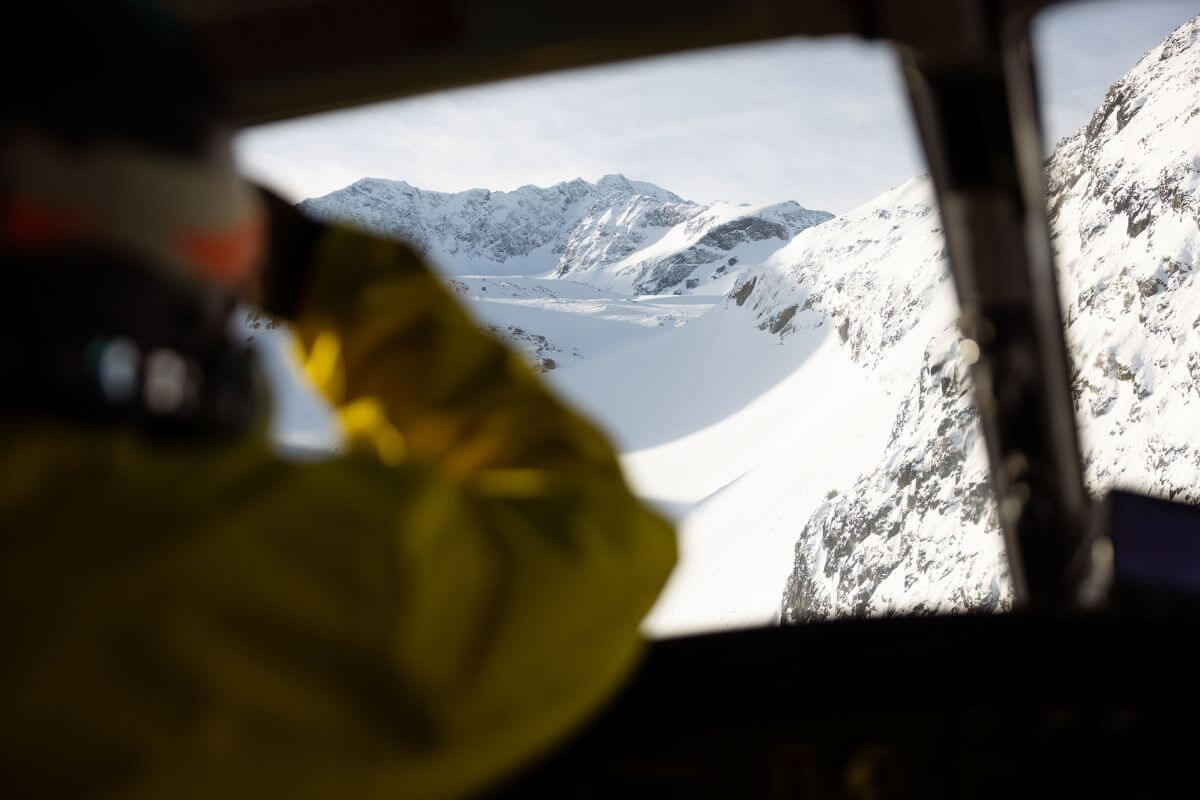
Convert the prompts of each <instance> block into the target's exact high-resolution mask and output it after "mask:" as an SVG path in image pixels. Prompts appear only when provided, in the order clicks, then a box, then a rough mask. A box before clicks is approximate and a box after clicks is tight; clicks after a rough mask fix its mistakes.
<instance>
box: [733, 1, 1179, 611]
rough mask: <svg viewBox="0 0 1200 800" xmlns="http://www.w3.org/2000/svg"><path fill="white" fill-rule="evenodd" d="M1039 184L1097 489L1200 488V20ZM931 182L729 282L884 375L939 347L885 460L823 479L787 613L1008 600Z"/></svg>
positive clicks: (903, 408) (1134, 76)
mask: <svg viewBox="0 0 1200 800" xmlns="http://www.w3.org/2000/svg"><path fill="white" fill-rule="evenodd" d="M1047 180H1048V185H1049V190H1050V197H1049V202H1050V209H1051V220H1052V228H1053V235H1054V243H1055V247H1056V250H1057V252H1058V256H1059V266H1060V291H1061V294H1062V300H1063V307H1064V317H1065V321H1066V325H1067V335H1068V340H1069V344H1070V348H1071V354H1072V359H1073V362H1074V395H1075V402H1076V408H1077V414H1078V418H1079V422H1080V426H1081V431H1082V438H1083V447H1084V453H1083V455H1084V462H1085V467H1086V479H1087V481H1088V485H1089V488H1090V489H1091V490H1093V491H1094V492H1097V493H1099V492H1102V491H1104V490H1107V489H1108V488H1111V487H1113V486H1117V485H1119V486H1123V487H1127V488H1133V489H1137V490H1141V491H1146V492H1150V493H1153V494H1159V495H1163V496H1166V497H1173V498H1177V499H1188V500H1200V425H1198V424H1197V420H1200V284H1198V283H1197V281H1196V270H1197V267H1198V266H1200V20H1192V21H1191V22H1189V23H1187V24H1185V25H1183V26H1182V27H1180V28H1179V29H1178V30H1176V31H1175V32H1174V33H1173V34H1172V35H1171V36H1170V37H1168V38H1167V39H1166V40H1165V41H1164V42H1163V43H1162V44H1161V45H1159V46H1158V47H1157V48H1155V49H1154V50H1152V51H1151V52H1150V53H1148V54H1147V55H1146V56H1145V57H1144V58H1143V59H1142V61H1140V62H1139V63H1138V64H1137V66H1136V67H1134V69H1133V70H1132V71H1130V73H1129V74H1128V75H1126V76H1125V77H1124V78H1123V79H1122V80H1121V81H1119V82H1118V83H1117V84H1115V85H1114V86H1113V87H1112V89H1111V90H1110V91H1109V92H1108V95H1107V96H1106V98H1105V100H1104V102H1103V103H1102V105H1101V106H1100V108H1099V109H1098V110H1097V112H1096V114H1095V116H1094V117H1093V118H1092V120H1091V122H1090V123H1089V124H1088V125H1087V126H1085V127H1084V128H1083V129H1081V130H1080V131H1079V132H1077V133H1076V134H1075V135H1074V136H1071V137H1069V138H1067V139H1065V140H1063V141H1062V142H1060V143H1059V145H1058V148H1057V150H1056V152H1055V154H1054V156H1053V157H1052V158H1051V159H1050V161H1049V162H1048V165H1047ZM922 191H927V190H925V189H923V188H921V187H917V186H913V187H908V190H907V191H901V192H900V195H901V196H898V197H895V198H894V200H896V201H898V202H892V203H889V202H888V196H887V195H885V196H884V197H883V198H880V199H879V200H877V201H875V202H873V203H871V204H868V206H866V207H864V208H862V209H859V210H857V211H856V212H853V213H851V214H849V215H847V216H846V217H844V218H840V219H838V220H835V221H833V222H831V223H827V224H826V225H824V226H822V227H821V228H820V229H814V230H812V231H809V232H806V233H804V234H801V235H800V236H798V237H797V238H796V240H795V241H793V242H792V244H791V245H789V247H787V248H785V249H784V250H783V251H781V252H780V253H779V255H778V256H777V257H776V258H775V259H772V260H771V261H770V262H769V263H768V264H767V265H765V266H764V268H763V269H762V270H760V271H759V272H758V273H757V274H756V275H746V276H743V278H742V283H741V284H740V286H739V287H737V288H736V289H735V292H734V293H733V295H732V296H733V298H734V299H735V300H736V301H737V302H738V304H739V305H741V304H743V303H744V304H746V305H747V306H748V307H749V308H750V309H751V310H752V312H753V313H754V319H755V320H756V322H757V324H758V325H759V326H760V327H762V328H764V329H769V330H775V329H776V328H778V329H779V333H780V335H783V336H787V335H789V333H791V332H793V331H795V330H797V329H799V328H800V327H803V326H810V327H812V326H822V325H832V326H834V327H835V328H836V330H837V331H838V333H839V336H840V339H841V342H842V343H843V345H844V346H845V347H848V348H850V350H851V352H852V355H853V357H854V358H855V359H856V360H858V361H861V362H863V363H869V364H872V365H877V366H878V367H879V368H880V369H881V372H883V373H889V374H892V375H895V374H897V370H900V369H902V368H901V367H898V366H897V360H898V359H899V360H903V359H905V358H913V356H912V355H911V352H914V351H913V349H912V344H913V343H914V342H917V343H919V342H921V341H926V342H928V344H926V345H925V346H924V347H923V348H922V349H921V350H920V351H919V352H920V357H919V362H913V363H912V364H911V366H910V367H908V368H907V369H908V370H909V374H911V375H913V378H912V379H911V380H910V382H909V384H908V386H909V388H908V389H907V391H903V392H902V393H898V395H897V396H898V397H900V398H902V399H900V400H899V402H898V406H897V411H896V417H895V423H894V425H893V430H892V436H891V442H890V444H889V445H888V447H887V449H886V451H885V452H884V453H883V454H881V457H880V459H879V466H878V467H877V468H875V469H874V470H871V471H868V472H866V473H864V474H863V475H861V476H860V477H859V478H858V480H857V481H856V482H855V483H854V485H853V486H851V487H846V488H844V489H842V490H841V491H838V492H837V494H834V493H833V492H831V493H830V496H829V497H828V499H827V501H826V502H825V503H824V504H823V505H822V506H821V507H820V508H819V509H818V510H817V512H816V513H815V514H813V515H812V517H811V518H810V519H809V520H808V522H807V524H805V526H804V528H803V530H802V531H800V533H799V538H798V540H797V543H796V551H795V565H794V569H793V572H792V575H791V577H790V579H789V580H788V583H787V586H786V588H785V590H784V593H783V600H782V605H781V617H782V619H783V620H785V621H804V620H811V619H817V618H823V617H829V616H840V615H869V614H888V613H892V612H895V611H915V612H931V611H957V610H967V609H997V608H1002V607H1004V606H1005V605H1006V604H1007V603H1008V602H1009V594H1010V590H1009V587H1008V583H1007V572H1006V566H1005V563H1004V559H1003V549H1002V547H1001V546H1000V538H999V535H998V528H997V520H996V514H995V509H994V507H993V502H992V500H991V496H990V491H989V489H988V485H987V472H986V462H985V454H984V449H983V443H982V441H981V437H980V434H979V428H978V421H977V416H976V412H975V410H974V407H973V405H972V401H971V396H970V392H969V391H968V387H967V383H966V377H965V375H966V373H965V369H964V367H963V366H962V364H961V363H959V361H958V360H957V358H956V355H955V354H956V348H957V341H958V336H957V333H956V330H955V327H954V325H953V324H952V323H951V322H950V320H951V318H952V314H953V303H952V301H951V299H950V298H949V296H948V294H947V293H946V287H945V286H944V283H945V280H946V278H945V276H946V270H945V266H944V262H943V259H944V255H945V253H944V250H942V248H941V244H940V242H939V241H938V239H940V233H939V229H938V227H937V222H936V214H935V213H934V212H933V211H932V208H931V204H930V203H929V202H928V201H927V200H920V201H916V198H917V197H919V196H920V192H922ZM893 194H895V193H893ZM880 205H885V206H888V207H885V208H880V207H879V206H880ZM873 220H878V223H879V224H877V225H872V224H871V223H872V221H873ZM894 226H899V227H894ZM830 264H835V265H836V266H834V267H833V268H832V269H829V268H828V265H830ZM755 282H757V285H755ZM747 287H749V288H748V289H747ZM791 309H798V310H797V311H791ZM930 318H932V321H929V320H930ZM904 351H909V352H908V353H905V352H904Z"/></svg>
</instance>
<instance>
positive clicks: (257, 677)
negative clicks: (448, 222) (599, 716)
mask: <svg viewBox="0 0 1200 800" xmlns="http://www.w3.org/2000/svg"><path fill="white" fill-rule="evenodd" d="M9 31H10V34H13V35H17V36H20V37H22V38H24V39H25V40H26V44H29V43H32V44H33V45H34V46H35V47H37V48H42V57H41V58H40V59H39V60H38V63H37V64H36V65H33V66H32V67H31V69H41V70H44V74H41V75H39V76H38V81H37V82H33V83H30V82H24V81H25V79H24V78H21V79H19V80H18V79H17V77H16V73H15V72H13V71H12V69H9V70H7V72H6V74H7V75H8V76H9V83H12V84H20V85H15V86H13V87H12V89H11V91H10V92H9V93H8V94H9V98H10V99H9V100H8V103H7V105H6V106H5V109H4V117H3V127H2V130H0V136H2V139H0V262H2V263H0V269H2V272H0V275H2V276H3V281H4V289H3V292H2V293H0V383H2V384H3V387H4V389H3V400H2V401H0V404H2V406H3V418H2V422H0V570H2V571H3V576H2V578H0V615H2V620H3V622H2V628H0V635H2V637H3V656H2V657H0V665H2V666H0V708H3V713H2V714H0V795H3V796H5V797H26V796H48V795H58V796H71V797H79V796H91V795H96V794H105V795H108V794H116V795H122V796H124V795H134V796H155V797H180V796H205V797H222V796H238V797H243V796H245V797H261V796H276V795H285V794H286V796H290V797H298V796H306V797H307V796H318V797H331V796H338V797H355V796H376V795H378V796H387V797H437V796H448V795H459V794H464V793H469V792H471V791H472V790H476V789H479V788H481V787H484V786H486V785H487V784H488V783H489V782H491V781H493V780H495V779H496V778H498V777H500V776H502V775H503V774H504V773H505V772H507V771H509V770H511V769H512V768H514V767H515V766H517V765H519V764H521V763H522V762H524V761H525V760H527V759H529V758H530V757H532V756H535V755H536V754H537V753H539V752H540V751H541V750H543V749H544V748H545V747H547V746H548V745H550V744H552V743H554V742H555V741H556V740H557V739H559V738H561V737H563V736H564V735H565V734H566V733H567V732H569V731H570V730H571V729H572V727H573V726H575V725H577V724H578V723H580V722H581V721H582V720H583V719H584V718H585V717H586V715H588V714H589V713H590V712H592V711H594V710H596V709H597V708H598V707H599V706H600V705H601V704H602V703H603V702H604V700H605V698H606V697H608V696H609V695H610V694H611V693H612V692H613V691H614V690H615V689H616V687H617V686H618V685H619V683H620V681H621V680H622V678H623V677H624V676H625V675H626V674H627V672H628V671H629V670H630V668H631V667H632V666H633V664H634V662H635V660H636V658H637V655H638V651H639V647H640V640H639V637H638V632H637V629H638V624H639V621H640V620H641V618H642V616H643V615H644V614H645V613H646V611H647V610H648V609H649V607H650V605H651V603H652V602H653V599H654V598H655V596H656V594H657V593H658V590H659V589H660V587H661V586H662V584H663V582H664V580H665V578H666V576H667V574H668V572H669V571H670V568H671V566H672V564H673V561H674V555H675V551H674V547H675V545H674V537H673V533H672V531H671V529H670V527H669V526H668V525H667V524H666V523H665V522H663V521H662V520H661V519H660V518H659V517H657V516H655V515H654V514H652V513H651V512H649V511H648V510H647V509H645V508H644V507H643V506H642V505H641V504H640V503H639V502H638V501H637V500H635V499H634V498H633V497H632V496H631V494H630V492H629V490H628V488H627V487H626V485H625V483H624V481H623V479H622V476H621V473H620V471H619V468H618V465H617V461H616V458H615V456H614V453H613V451H612V449H611V447H610V446H609V444H608V443H607V442H606V441H605V439H604V438H603V437H602V436H601V435H600V434H599V433H598V432H597V431H596V430H595V429H593V428H592V427H591V426H590V425H588V424H587V423H585V422H584V421H582V420H581V419H580V418H579V417H577V416H576V415H575V414H573V413H572V412H571V411H570V410H568V409H567V408H565V407H563V406H562V405H561V404H560V403H559V402H558V401H557V400H556V399H555V398H553V397H552V396H551V395H550V394H549V393H548V392H547V391H546V389H545V388H544V387H543V386H542V384H541V383H540V382H539V381H538V379H537V378H536V377H535V376H534V375H533V374H531V372H530V371H529V370H527V369H526V368H525V367H524V366H523V365H522V363H521V362H520V360H519V359H518V358H517V357H516V356H515V355H514V354H512V353H511V352H510V351H509V350H508V349H506V348H505V347H504V346H503V345H501V344H500V343H498V342H497V341H495V340H494V339H492V338H490V337H489V336H487V335H485V334H483V333H481V332H480V331H479V330H477V329H476V328H475V327H474V326H473V325H472V324H471V323H470V321H469V320H468V319H467V317H466V315H465V314H464V313H463V311H462V310H461V309H460V308H459V307H458V306H457V305H456V304H455V303H454V301H453V300H452V299H451V298H450V297H449V296H448V294H447V293H446V292H445V291H444V290H443V288H442V286H441V283H440V281H439V280H438V279H437V278H436V277H435V276H433V275H432V274H431V273H430V272H429V270H428V269H427V267H426V266H425V265H424V264H423V263H422V262H421V260H420V258H419V257H418V256H417V255H416V254H414V253H413V252H412V251H411V250H410V249H408V248H407V247H405V246H403V245H399V244H395V243H391V242H386V241H381V240H378V239H374V238H371V237H368V236H366V235H363V234H359V233H356V232H353V231H350V230H344V229H337V228H329V227H322V226H318V225H316V224H313V223H310V222H308V221H306V220H304V219H301V218H300V217H298V216H296V215H295V214H294V212H293V211H292V209H291V208H290V207H288V206H286V205H285V204H283V203H278V202H273V201H271V200H270V199H267V198H265V196H264V195H261V194H260V193H259V192H258V191H257V190H255V189H253V188H252V187H249V186H247V185H246V184H244V183H242V182H241V181H240V180H238V179H237V178H236V176H235V175H234V174H233V172H232V169H231V167H230V166H229V163H228V154H227V152H226V147H225V145H224V143H223V137H222V135H221V131H220V130H219V128H218V126H217V125H216V124H215V121H216V120H217V119H218V115H217V111H218V109H219V103H218V101H217V99H216V97H217V95H216V93H215V92H213V91H212V89H211V87H210V86H208V84H207V83H206V81H205V78H204V75H203V71H202V70H199V69H198V68H196V67H195V66H194V65H192V64H191V62H190V61H188V60H187V59H185V58H184V57H183V56H182V55H181V54H183V53H186V52H189V51H188V48H187V43H186V42H185V41H183V40H182V39H180V38H179V34H177V33H176V32H175V31H174V29H173V28H172V27H171V26H170V25H168V24H167V23H166V22H165V21H162V20H159V19H157V18H156V17H155V16H154V14H153V13H151V12H149V11H147V10H146V9H144V8H140V7H138V6H135V5H134V4H127V3H122V4H119V5H118V4H114V3H78V4H69V3H61V2H59V3H45V4H40V5H39V8H38V9H37V10H34V11H25V12H21V13H19V14H16V15H15V19H12V20H10V24H9ZM22 52H25V51H24V50H22ZM10 60H11V59H10ZM6 66H9V67H11V66H12V65H11V64H6ZM242 299H252V300H255V301H257V302H259V303H261V304H262V305H263V306H264V307H265V308H266V309H267V310H268V311H269V312H271V313H273V314H276V315H278V316H280V317H282V318H284V319H286V320H288V321H289V322H290V323H291V325H292V326H293V328H294V330H295V332H296V334H297V335H298V337H299V339H300V341H301V344H302V346H303V348H304V350H305V361H306V365H307V369H308V372H309V375H310V377H312V378H313V380H314V381H315V382H316V383H317V384H318V385H319V387H320V388H321V389H322V390H323V391H324V392H325V394H326V396H327V397H328V398H329V400H330V401H331V402H332V403H334V404H335V405H336V406H338V408H339V410H340V414H341V418H342V420H343V422H344V425H345V428H346V431H347V437H348V447H347V452H346V453H345V454H343V455H341V456H339V457H337V458H335V459H331V460H326V461H323V462H319V463H310V464H297V463H289V462H286V461H283V460H280V459H279V458H277V457H276V456H275V455H273V453H272V451H271V449H270V447H269V446H268V442H267V440H266V435H265V430H266V424H265V423H266V420H265V419H264V418H263V415H262V413H261V412H260V409H261V408H262V407H263V405H262V403H261V402H260V396H259V395H260V393H259V391H258V389H257V387H258V385H259V380H258V379H257V369H256V367H255V365H254V362H253V359H252V358H251V356H250V354H249V352H248V351H247V350H245V349H244V347H243V346H242V345H240V344H239V343H238V341H237V339H238V337H237V336H236V335H232V334H231V333H230V330H231V318H232V315H233V314H234V313H235V311H236V309H237V305H238V302H239V301H240V300H242Z"/></svg>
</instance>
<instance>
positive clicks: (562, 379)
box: [302, 20, 1200, 633]
mask: <svg viewBox="0 0 1200 800" xmlns="http://www.w3.org/2000/svg"><path fill="white" fill-rule="evenodd" d="M1047 176H1048V184H1049V188H1050V202H1051V217H1052V226H1053V234H1054V242H1055V246H1056V248H1057V250H1058V253H1059V261H1060V269H1061V275H1060V289H1061V293H1062V300H1063V305H1064V309H1065V311H1064V317H1065V320H1066V323H1067V328H1068V331H1067V332H1068V339H1069V343H1070V346H1071V349H1072V357H1073V362H1074V365H1075V395H1076V402H1077V407H1078V411H1079V418H1080V424H1081V429H1082V438H1083V447H1084V456H1085V461H1086V474H1087V479H1088V481H1089V484H1090V486H1091V488H1092V489H1093V490H1095V491H1097V492H1099V491H1102V490H1104V489H1107V488H1109V487H1111V486H1114V485H1121V486H1125V487H1129V488H1134V489H1140V490H1144V491H1151V492H1154V493H1159V494H1163V495H1166V496H1174V497H1177V498H1187V499H1192V500H1200V284H1198V283H1197V280H1196V271H1197V268H1198V267H1200V21H1198V20H1192V21H1191V22H1189V23H1187V24H1185V25H1183V26H1182V27H1180V28H1179V29H1178V30H1176V31H1175V32H1174V33H1173V34H1172V35H1171V36H1170V37H1169V38H1168V39H1166V40H1165V41H1164V42H1163V43H1162V44H1161V45H1159V46H1158V47H1156V48H1155V49H1154V50H1152V51H1150V52H1149V53H1148V54H1147V55H1146V56H1145V57H1144V58H1143V59H1142V60H1141V61H1140V62H1139V63H1138V64H1137V65H1136V66H1135V67H1134V68H1133V69H1132V70H1131V71H1130V72H1129V74H1128V75H1127V76H1126V77H1125V78H1123V79H1122V80H1121V81H1119V82H1118V83H1117V84H1116V85H1114V86H1113V87H1112V90H1111V91H1110V92H1109V93H1108V96H1107V97H1106V98H1105V100H1104V102H1103V104H1102V105H1101V107H1100V108H1099V110H1098V111H1097V112H1096V115H1095V117H1094V118H1093V119H1092V121H1091V122H1090V123H1089V124H1088V125H1087V126H1085V127H1084V128H1083V129H1081V130H1080V131H1079V132H1077V133H1076V134H1075V135H1073V136H1071V137H1069V138H1067V139H1065V140H1063V141H1062V142H1060V143H1059V145H1058V147H1057V149H1056V151H1055V153H1054V155H1053V157H1052V158H1051V159H1050V160H1049V161H1048V164H1047ZM302 207H303V208H304V209H306V210H307V211H309V212H310V213H313V214H315V215H317V216H320V217H322V218H337V219H341V220H345V221H349V222H352V223H356V224H359V225H362V226H365V227H367V228H369V229H372V230H374V231H377V232H380V233H383V234H385V235H389V236H397V237H401V238H406V239H409V240H411V241H413V242H415V243H416V244H417V246H418V247H420V248H422V249H423V250H424V251H425V252H426V253H427V254H428V255H429V256H430V258H431V260H432V261H433V262H434V263H436V264H438V265H439V266H440V267H441V268H442V269H443V270H444V271H445V272H446V273H447V280H448V284H449V286H450V287H451V288H452V289H453V290H454V291H456V292H458V293H459V294H460V296H461V297H462V298H463V300H464V301H465V302H466V304H467V305H468V307H469V308H471V309H472V310H473V311H474V313H475V314H476V315H477V316H478V317H479V319H480V320H481V322H482V323H483V324H485V325H487V326H489V327H491V328H492V329H493V330H494V331H495V332H496V333H497V334H499V335H502V336H505V337H507V338H508V339H509V340H510V341H513V342H514V343H515V344H516V345H517V346H518V347H520V348H522V349H523V350H524V351H525V352H526V353H527V355H528V356H529V358H530V360H531V362H532V363H533V364H534V365H535V366H537V367H539V368H541V369H543V370H544V371H546V373H547V378H548V379H549V380H551V381H552V383H553V384H554V385H555V386H556V387H557V389H558V390H559V391H561V392H562V393H563V394H564V395H566V396H567V397H568V398H569V399H571V400H572V401H573V402H574V403H575V404H577V405H578V406H579V407H581V408H582V409H583V410H584V411H585V412H586V413H588V414H590V415H591V416H592V417H593V418H594V419H596V420H597V421H598V422H599V423H600V424H601V425H603V426H604V427H606V428H607V429H608V430H609V431H610V433H611V434H612V435H613V437H614V439H615V440H616V442H617V443H618V445H619V447H620V449H621V451H622V454H623V455H622V459H623V464H624V466H625V469H626V471H627V474H628V475H629V477H630V480H631V481H632V483H633V484H634V486H635V488H636V489H637V490H638V491H639V492H640V493H641V494H643V495H644V496H645V497H647V498H648V499H649V500H651V501H652V502H655V503H657V504H659V505H660V506H661V507H662V508H664V509H665V510H666V511H667V512H668V513H670V514H672V515H673V516H674V517H675V518H676V519H677V520H678V521H679V523H680V526H681V531H682V540H681V565H680V567H679V569H677V571H676V574H675V575H674V576H673V578H672V580H671V583H670V584H669V585H668V588H667V591H666V592H665V594H664V597H663V598H662V600H661V601H660V603H659V605H658V606H657V607H656V609H655V610H654V612H653V613H652V615H651V617H650V619H649V620H648V623H647V627H648V629H649V630H650V631H651V632H652V633H664V632H679V631H684V630H694V629H701V628H713V627H717V626H722V625H724V626H733V625H743V624H756V623H758V624H761V623H764V622H768V621H770V620H772V619H779V618H782V619H783V620H785V621H802V620H810V619H816V618H821V617H826V616H831V615H847V614H885V613H891V612H895V611H918V612H922V611H956V610H964V609H979V608H984V609H988V608H1000V607H1004V606H1005V605H1006V604H1007V603H1008V602H1009V587H1008V582H1007V574H1006V566H1005V563H1004V554H1003V548H1002V544H1001V540H1000V536H999V533H998V530H997V524H996V513H995V509H994V505H993V501H992V498H991V494H990V490H989V484H988V481H987V472H986V460H985V457H984V450H983V442H982V440H981V436H980V433H979V430H978V424H977V418H976V414H975V410H974V407H973V404H972V400H971V392H970V383H969V380H968V377H967V373H966V368H965V366H964V365H963V363H962V362H961V361H960V359H959V357H958V346H959V340H960V337H959V334H958V331H957V328H956V325H955V322H954V320H955V316H956V312H957V308H956V303H955V300H954V292H953V287H952V285H951V282H950V280H949V276H948V271H947V266H946V262H945V257H946V250H945V243H944V239H943V236H942V231H941V223H940V220H939V216H938V213H937V208H936V204H935V202H934V198H933V195H932V191H931V188H930V185H929V181H928V179H927V178H923V177H921V178H914V179H913V180H911V181H909V182H907V183H905V184H904V185H902V186H899V187H896V188H894V189H892V190H890V191H888V192H885V193H884V194H882V195H880V196H879V197H877V198H875V199H874V200H872V201H870V202H868V203H867V204H865V205H863V206H862V207H860V208H858V209H855V210H854V211H852V212H850V213H848V214H845V215H843V216H841V217H838V218H833V219H830V218H829V215H827V214H824V213H822V212H813V211H807V210H805V209H803V208H802V207H800V206H798V205H796V204H794V203H779V204H773V205H762V206H731V205H728V204H711V205H700V204H697V203H692V202H689V201H687V200H684V199H682V198H680V197H678V196H677V195H674V194H672V193H670V192H668V191H665V190H663V189H660V188H658V187H655V186H653V185H651V184H645V183H639V182H636V181H629V180H627V179H625V178H623V177H621V176H607V177H605V178H603V179H601V180H600V181H597V182H596V183H595V184H591V183H587V182H585V181H581V180H576V181H571V182H568V183H562V184H558V185H556V186H552V187H548V188H536V187H532V186H527V187H522V188H521V189H517V190H515V191H513V192H487V191H484V190H473V191H471V192H463V193H459V194H441V193H436V192H428V191H423V190H419V189H414V188H413V187H411V186H408V185H407V184H404V183H402V182H392V181H379V180H365V181H360V182H358V183H356V184H354V185H352V186H350V187H347V188H346V189H343V190H340V191H338V192H334V193H333V194H331V195H327V196H325V197H323V198H318V199H315V200H309V201H306V202H305V203H304V204H303V205H302ZM818 223H819V224H818ZM781 597H782V602H781Z"/></svg>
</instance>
